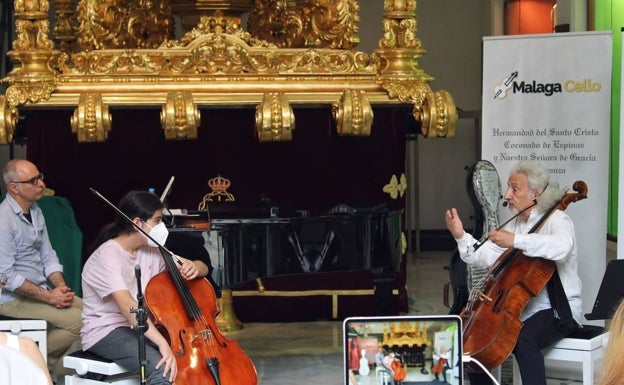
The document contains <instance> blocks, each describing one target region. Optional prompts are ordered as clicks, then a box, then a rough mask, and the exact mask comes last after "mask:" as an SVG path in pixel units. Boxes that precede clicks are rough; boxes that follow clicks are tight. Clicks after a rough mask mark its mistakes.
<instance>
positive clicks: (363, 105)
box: [332, 90, 373, 136]
mask: <svg viewBox="0 0 624 385" xmlns="http://www.w3.org/2000/svg"><path fill="white" fill-rule="evenodd" d="M332 113H333V115H334V120H335V121H336V130H337V131H338V135H344V136H348V135H350V136H370V132H371V126H372V124H373V109H372V107H371V105H370V103H369V101H368V97H367V96H366V93H365V92H364V91H360V90H345V91H344V92H343V93H342V96H341V98H340V101H339V102H338V103H334V104H333V105H332Z"/></svg>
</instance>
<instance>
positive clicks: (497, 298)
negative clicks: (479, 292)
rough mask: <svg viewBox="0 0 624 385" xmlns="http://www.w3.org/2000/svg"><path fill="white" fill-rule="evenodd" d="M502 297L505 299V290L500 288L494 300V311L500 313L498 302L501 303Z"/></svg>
mask: <svg viewBox="0 0 624 385" xmlns="http://www.w3.org/2000/svg"><path fill="white" fill-rule="evenodd" d="M501 299H503V291H502V290H501V289H498V291H497V292H496V301H495V302H494V305H492V311H493V312H494V313H498V312H499V311H500V308H499V307H498V304H499V303H500V301H501Z"/></svg>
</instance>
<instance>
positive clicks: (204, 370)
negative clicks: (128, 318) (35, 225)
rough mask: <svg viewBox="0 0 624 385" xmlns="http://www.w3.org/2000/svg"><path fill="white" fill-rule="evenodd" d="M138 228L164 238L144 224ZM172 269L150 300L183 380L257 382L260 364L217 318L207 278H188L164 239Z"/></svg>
mask: <svg viewBox="0 0 624 385" xmlns="http://www.w3.org/2000/svg"><path fill="white" fill-rule="evenodd" d="M91 191H92V192H93V193H95V194H96V195H97V196H98V197H100V198H101V199H102V200H104V201H105V202H106V203H107V204H108V205H109V206H111V207H112V208H113V209H115V211H117V213H119V214H120V215H121V216H122V217H123V218H125V219H126V220H127V221H130V223H133V222H132V219H130V218H129V217H128V216H127V215H126V214H125V213H123V212H122V211H121V210H119V209H118V208H117V207H116V206H115V205H113V204H112V203H111V202H110V201H108V200H107V199H106V198H104V197H103V196H102V195H101V194H100V193H98V192H97V191H95V190H94V189H91ZM135 228H136V229H137V230H138V231H140V232H141V233H142V234H143V235H145V236H146V237H147V238H149V239H151V240H152V241H153V242H154V243H156V244H158V242H156V241H155V240H154V239H153V238H152V237H150V235H149V234H148V233H146V232H145V231H144V230H143V229H141V228H140V227H138V226H135ZM158 245H159V246H158V247H159V249H160V252H161V254H162V256H163V258H164V261H165V264H166V266H167V271H166V272H163V273H160V274H157V275H156V276H154V277H153V278H152V279H151V280H150V281H149V282H148V284H147V287H146V288H145V304H146V307H147V308H148V310H149V312H148V314H149V316H150V319H151V320H152V322H153V323H154V325H155V326H156V328H157V329H158V330H159V331H160V333H161V334H162V335H163V336H164V337H165V338H166V339H167V341H168V342H169V345H170V346H171V350H172V351H173V353H174V355H175V357H176V363H177V367H178V374H177V377H176V380H175V381H174V384H177V385H190V384H192V385H257V384H258V375H257V373H256V368H255V366H254V364H253V362H252V361H251V359H250V358H249V356H247V354H246V353H245V352H243V350H242V349H241V348H240V347H239V345H238V342H236V341H230V340H228V339H226V338H225V337H224V336H223V335H222V334H221V333H220V331H219V329H218V327H217V324H216V316H217V302H216V294H215V291H214V288H213V287H212V285H211V284H210V283H209V282H208V280H207V279H206V278H196V279H194V280H192V281H187V280H185V279H184V278H183V277H182V274H181V273H180V271H179V270H178V268H177V263H178V261H179V260H178V259H177V258H175V257H174V255H173V254H172V253H171V252H170V251H169V250H167V249H166V248H165V247H164V246H162V245H160V244H158Z"/></svg>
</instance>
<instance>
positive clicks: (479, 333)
mask: <svg viewBox="0 0 624 385" xmlns="http://www.w3.org/2000/svg"><path fill="white" fill-rule="evenodd" d="M573 189H574V191H577V193H569V194H565V195H564V196H563V197H562V198H561V200H560V201H559V202H558V203H557V204H556V205H555V206H553V207H552V208H551V209H550V210H549V211H547V212H546V214H544V216H543V217H542V218H541V219H540V220H539V221H538V222H537V224H536V225H535V226H534V227H533V228H532V229H531V230H530V231H529V233H534V232H537V231H538V230H539V229H540V227H541V226H542V225H543V224H544V222H545V221H546V220H547V219H548V217H549V216H550V214H552V213H553V212H554V211H555V210H556V209H559V210H565V209H566V208H567V206H568V205H569V203H571V202H576V201H578V200H580V199H585V198H586V197H587V185H586V184H585V182H583V181H576V182H575V183H574V185H573ZM555 271H556V269H555V263H554V262H553V261H550V260H546V259H543V258H538V257H527V256H525V255H524V254H523V253H522V251H521V250H518V249H514V248H511V249H507V250H506V251H505V252H504V253H503V254H501V255H500V256H499V257H498V259H497V260H496V262H495V263H494V264H493V265H492V266H491V267H490V268H489V269H488V273H487V274H486V276H485V277H484V279H483V280H482V284H481V285H480V286H479V287H475V288H473V291H472V293H471V296H470V298H471V299H470V300H469V301H468V304H467V305H466V307H465V308H464V309H463V310H462V312H461V314H460V317H461V318H462V321H463V347H464V353H465V354H468V355H470V356H472V357H473V358H475V359H476V360H478V361H479V362H481V363H482V364H483V365H484V366H485V367H486V368H487V369H492V368H494V367H496V366H498V365H500V364H501V363H502V362H503V361H505V359H507V357H508V356H509V355H510V354H511V352H512V351H513V349H514V347H515V346H516V342H517V340H518V336H519V335H520V330H521V329H522V325H523V324H522V322H521V321H520V316H521V314H522V312H523V311H524V308H525V307H526V305H527V303H528V301H529V300H530V299H531V298H533V297H535V296H536V295H537V294H538V293H539V292H540V291H541V290H542V289H543V288H544V286H546V284H547V283H548V281H549V280H550V277H552V275H553V273H555Z"/></svg>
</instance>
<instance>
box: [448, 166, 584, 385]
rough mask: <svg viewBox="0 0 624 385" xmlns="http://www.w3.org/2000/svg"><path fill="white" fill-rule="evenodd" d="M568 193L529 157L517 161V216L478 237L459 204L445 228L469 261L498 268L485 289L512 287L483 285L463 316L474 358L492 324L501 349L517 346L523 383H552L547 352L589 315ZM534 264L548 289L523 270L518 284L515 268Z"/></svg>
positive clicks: (474, 377) (481, 376)
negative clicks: (548, 377)
mask: <svg viewBox="0 0 624 385" xmlns="http://www.w3.org/2000/svg"><path fill="white" fill-rule="evenodd" d="M577 183H578V182H577ZM580 183H582V182H580ZM583 185H584V183H583ZM585 192H586V191H585ZM568 195H573V194H565V195H564V194H563V192H562V191H561V190H560V189H559V186H558V184H557V183H555V182H552V181H550V175H549V171H548V169H546V168H545V167H544V166H543V165H542V164H540V163H537V162H533V161H522V162H519V163H516V164H515V165H513V166H512V168H511V170H510V176H509V179H508V180H507V190H506V192H505V194H504V200H505V203H506V204H507V206H508V208H509V209H510V210H511V211H512V212H514V216H513V217H512V218H511V219H510V220H509V221H507V222H506V223H504V224H503V225H502V226H501V227H499V228H498V229H495V230H492V231H490V232H488V234H487V239H483V240H481V241H479V240H477V239H475V238H473V237H472V236H471V235H470V234H469V233H467V232H466V231H464V228H463V224H462V221H461V219H460V216H459V213H458V212H457V210H456V209H455V208H452V209H450V210H447V211H446V213H445V219H446V226H447V228H448V229H449V231H450V232H451V234H452V235H453V237H454V238H455V240H456V241H457V245H458V248H459V252H460V256H461V258H462V260H464V261H465V262H466V263H468V264H475V265H477V266H479V267H483V268H489V269H490V270H489V271H490V272H491V273H492V274H490V275H489V276H488V277H486V278H485V281H484V282H483V285H484V286H483V288H482V289H484V290H485V289H487V288H488V287H490V286H492V285H493V283H492V282H491V281H497V282H496V283H495V284H500V285H502V286H501V287H503V288H507V289H509V291H508V292H505V291H504V290H502V289H497V291H496V293H492V294H490V293H489V292H487V291H479V293H478V294H476V295H472V301H471V300H469V304H468V305H467V306H466V308H465V309H464V313H463V315H462V317H464V320H465V322H464V354H470V355H473V357H474V356H475V355H476V353H475V352H476V351H477V350H479V348H478V347H475V345H478V342H475V341H478V340H479V339H480V338H482V339H486V338H487V337H485V336H484V335H485V334H487V332H489V331H490V330H491V331H492V332H494V333H497V332H499V333H500V334H502V335H498V336H495V338H496V343H494V344H491V345H492V346H495V347H496V346H498V345H503V344H505V341H507V342H508V343H509V344H510V345H511V346H510V352H512V353H513V354H514V355H515V358H516V360H517V362H518V366H519V368H520V373H521V376H522V383H524V384H531V385H546V373H545V367H544V357H543V355H542V353H541V350H542V349H544V348H546V347H548V346H550V345H552V344H553V343H555V342H557V341H558V340H560V339H561V338H564V337H566V336H567V335H568V334H569V333H570V332H572V331H573V330H574V329H576V328H578V327H579V325H581V321H582V307H581V280H580V278H579V276H578V271H577V246H576V237H575V233H574V225H573V223H572V220H571V219H570V217H569V216H568V215H567V214H566V213H565V212H563V211H562V207H563V208H565V207H566V205H563V206H562V202H563V198H565V197H567V196H568ZM579 195H581V194H579ZM585 196H586V195H584V196H578V197H574V198H571V199H575V200H578V199H583V198H584V197H585ZM512 261H513V262H512ZM516 261H522V262H516ZM549 261H551V262H549ZM527 263H537V269H533V268H528V270H529V271H530V273H528V274H537V275H538V278H540V279H543V281H544V282H543V285H542V286H541V287H540V285H539V284H538V286H537V287H527V285H526V282H533V281H538V280H539V279H538V278H535V279H533V277H532V276H531V277H529V278H527V277H526V276H524V275H521V276H519V277H517V282H513V275H514V273H515V271H514V270H520V269H521V268H524V266H525V265H526V264H527ZM553 267H554V269H552V268H553ZM549 269H551V270H549ZM541 270H543V271H544V272H543V273H542V272H541ZM535 271H537V273H536V272H535ZM549 271H550V272H549ZM522 274H524V273H522ZM549 274H550V275H549ZM510 277H512V278H510ZM543 277H545V278H543ZM508 281H509V282H512V283H509V282H508ZM501 282H502V283H501ZM475 303H478V304H479V306H480V308H479V310H481V309H484V310H483V311H480V312H477V311H476V310H475V308H474V307H471V306H473V305H475ZM506 311H507V312H509V313H511V314H512V315H513V313H514V312H517V313H518V314H517V316H518V318H519V320H518V321H517V323H516V322H511V325H505V326H503V327H497V326H493V325H496V322H498V320H496V319H494V318H496V317H499V316H500V315H501V314H503V313H505V312H506ZM488 312H489V313H488ZM488 317H492V319H489V318H488ZM502 317H503V318H504V319H505V320H504V321H502V322H508V321H507V320H508V319H509V318H511V317H510V316H509V314H507V315H503V316H502ZM468 328H472V329H473V330H468ZM507 329H512V330H517V333H516V335H510V336H508V335H506V334H507ZM509 334H514V333H509ZM471 350H473V351H471ZM488 353H489V352H488ZM491 355H493V356H494V357H492V359H491V362H494V363H496V364H499V363H500V362H502V360H504V359H505V358H506V356H505V355H504V354H502V353H500V352H492V353H491ZM499 355H500V357H499ZM507 355H508V354H507ZM484 357H485V355H484ZM485 360H489V357H487V358H485ZM485 366H486V367H488V365H485ZM488 369H491V367H488ZM467 372H468V376H469V379H470V384H471V385H475V384H490V383H492V382H491V380H490V377H489V376H487V375H486V374H485V373H484V372H482V371H479V370H477V369H475V368H471V367H470V368H468V370H467Z"/></svg>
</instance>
